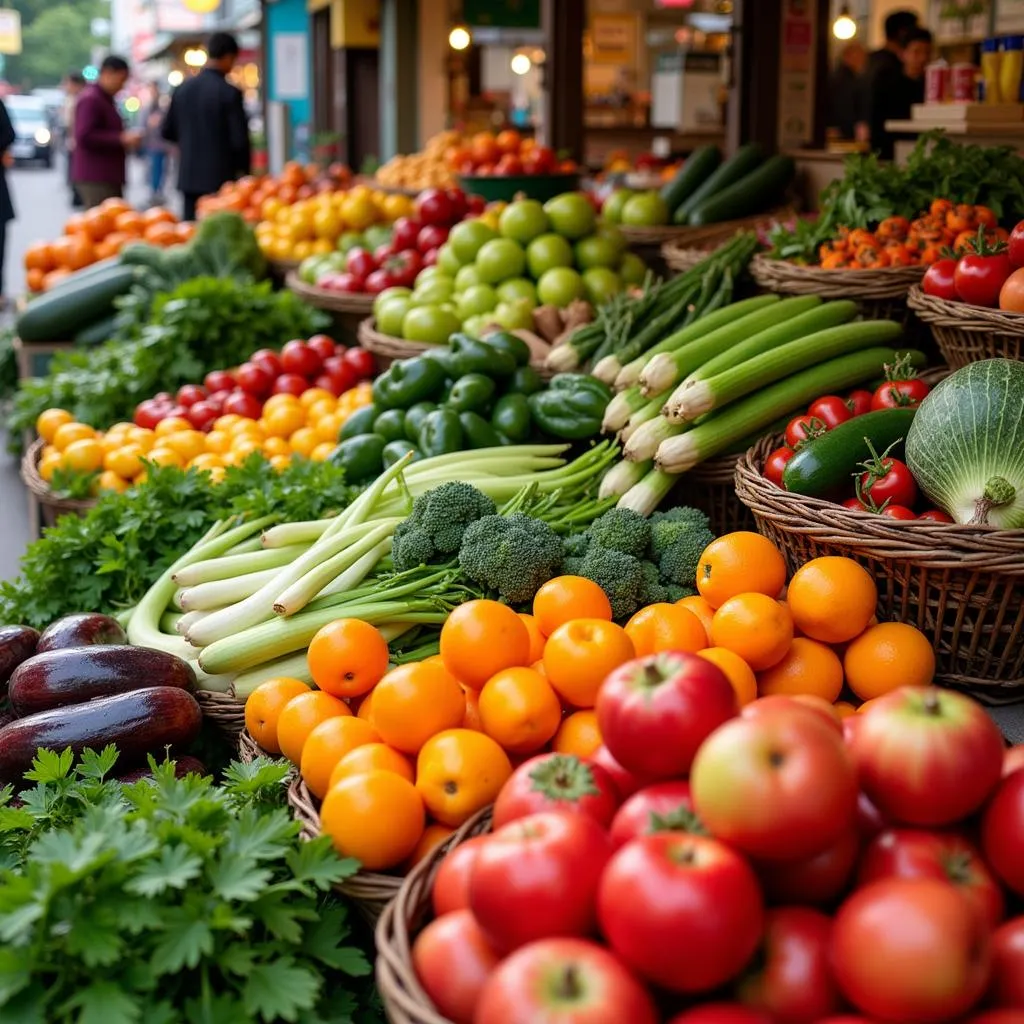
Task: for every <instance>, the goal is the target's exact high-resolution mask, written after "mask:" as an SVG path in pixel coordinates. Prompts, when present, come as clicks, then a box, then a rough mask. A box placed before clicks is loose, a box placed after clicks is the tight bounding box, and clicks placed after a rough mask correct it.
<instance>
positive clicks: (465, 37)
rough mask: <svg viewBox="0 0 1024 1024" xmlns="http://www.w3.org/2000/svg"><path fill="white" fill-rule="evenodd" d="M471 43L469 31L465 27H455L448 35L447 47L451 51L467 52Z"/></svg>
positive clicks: (471, 38)
mask: <svg viewBox="0 0 1024 1024" xmlns="http://www.w3.org/2000/svg"><path fill="white" fill-rule="evenodd" d="M471 42H473V37H472V36H471V35H470V34H469V29H468V28H466V26H465V25H456V26H455V28H453V29H452V30H451V32H449V33H448V45H449V46H450V47H451V48H452V49H453V50H468V49H469V44H470V43H471Z"/></svg>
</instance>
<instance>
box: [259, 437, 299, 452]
mask: <svg viewBox="0 0 1024 1024" xmlns="http://www.w3.org/2000/svg"><path fill="white" fill-rule="evenodd" d="M263 453H264V455H267V456H272V455H291V453H292V450H291V447H290V446H289V444H288V442H287V441H286V440H285V439H284V438H283V437H268V438H267V439H266V441H264V442H263Z"/></svg>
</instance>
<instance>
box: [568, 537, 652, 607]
mask: <svg viewBox="0 0 1024 1024" xmlns="http://www.w3.org/2000/svg"><path fill="white" fill-rule="evenodd" d="M565 571H566V572H567V573H570V574H572V575H573V576H585V577H586V578H587V579H588V580H593V581H594V582H595V583H596V584H597V585H598V586H599V587H600V588H601V589H602V590H603V591H604V592H605V593H606V594H607V595H608V600H609V601H610V602H611V606H612V617H613V618H616V619H628V618H629V616H630V615H632V614H633V612H635V611H636V610H637V608H639V607H640V606H641V605H642V604H643V603H644V570H643V563H642V562H641V561H640V559H639V558H634V557H633V556H632V555H625V554H623V553H622V552H621V551H612V550H611V549H610V548H600V547H598V546H597V545H596V544H591V546H590V548H589V549H588V550H587V553H586V554H585V555H584V556H583V557H582V558H571V559H569V560H568V561H567V562H566V564H565Z"/></svg>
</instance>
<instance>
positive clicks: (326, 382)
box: [313, 373, 345, 398]
mask: <svg viewBox="0 0 1024 1024" xmlns="http://www.w3.org/2000/svg"><path fill="white" fill-rule="evenodd" d="M313 387H315V388H322V389H323V390H324V391H327V392H330V394H332V395H334V397H335V398H339V397H340V396H341V395H343V394H344V393H345V392H344V389H343V388H339V387H338V385H337V384H336V383H335V381H334V378H333V377H328V376H327V374H326V373H322V374H320V376H319V377H317V379H316V380H315V381H313Z"/></svg>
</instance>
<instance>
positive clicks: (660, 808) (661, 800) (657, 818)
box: [611, 779, 706, 849]
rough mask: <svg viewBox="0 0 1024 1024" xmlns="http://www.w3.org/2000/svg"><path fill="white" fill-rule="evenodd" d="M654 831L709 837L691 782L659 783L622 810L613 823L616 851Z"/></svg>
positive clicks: (647, 788)
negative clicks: (632, 840)
mask: <svg viewBox="0 0 1024 1024" xmlns="http://www.w3.org/2000/svg"><path fill="white" fill-rule="evenodd" d="M654 832H693V833H696V834H698V835H706V832H705V830H704V827H703V826H702V825H701V823H700V819H699V818H698V817H697V814H696V812H695V811H694V809H693V799H692V798H691V796H690V784H689V783H688V782H686V781H684V780H683V779H679V780H678V781H676V782H656V783H654V785H653V786H647V787H645V788H644V789H641V790H640V792H639V793H634V794H633V795H632V796H631V797H630V798H629V799H628V800H627V801H626V802H625V803H624V804H623V805H622V806H621V807H620V808H619V810H618V813H617V814H616V815H615V818H614V820H613V821H612V827H611V837H612V843H613V844H614V846H615V848H616V849H618V848H619V847H620V846H623V845H624V844H625V843H628V842H629V840H630V839H636V838H637V836H645V835H650V834H652V833H654Z"/></svg>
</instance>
